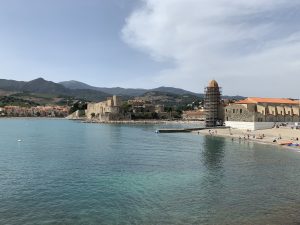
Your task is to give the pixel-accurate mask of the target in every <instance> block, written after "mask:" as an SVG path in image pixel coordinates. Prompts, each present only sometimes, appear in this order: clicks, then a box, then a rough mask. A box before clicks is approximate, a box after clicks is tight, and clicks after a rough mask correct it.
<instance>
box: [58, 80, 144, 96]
mask: <svg viewBox="0 0 300 225" xmlns="http://www.w3.org/2000/svg"><path fill="white" fill-rule="evenodd" d="M59 84H62V85H63V86H64V87H66V88H69V89H73V90H80V89H89V90H95V91H102V92H105V93H107V94H110V95H123V96H134V97H135V96H139V95H142V94H144V93H145V92H147V91H148V90H146V89H140V88H137V89H135V88H121V87H113V88H106V87H94V86H91V85H88V84H85V83H82V82H79V81H75V80H70V81H63V82H60V83H59Z"/></svg>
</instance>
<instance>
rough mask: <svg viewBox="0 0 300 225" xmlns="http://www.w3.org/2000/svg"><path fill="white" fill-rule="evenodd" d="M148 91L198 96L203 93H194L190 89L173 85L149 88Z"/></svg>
mask: <svg viewBox="0 0 300 225" xmlns="http://www.w3.org/2000/svg"><path fill="white" fill-rule="evenodd" d="M149 91H154V92H165V93H171V94H175V95H195V96H198V97H202V96H203V94H199V93H194V92H191V91H187V90H184V89H181V88H174V87H164V86H162V87H158V88H154V89H151V90H149Z"/></svg>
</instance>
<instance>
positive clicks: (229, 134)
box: [192, 128, 300, 152]
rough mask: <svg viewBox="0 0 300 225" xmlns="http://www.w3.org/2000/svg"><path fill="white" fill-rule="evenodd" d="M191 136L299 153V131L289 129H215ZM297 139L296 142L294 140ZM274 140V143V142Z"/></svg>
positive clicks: (194, 132) (204, 130)
mask: <svg viewBox="0 0 300 225" xmlns="http://www.w3.org/2000/svg"><path fill="white" fill-rule="evenodd" d="M192 133H193V134H201V135H206V136H216V137H224V138H231V139H232V141H234V142H242V141H243V142H254V143H259V144H267V145H272V146H277V147H282V148H285V149H290V150H295V151H297V152H300V146H295V144H300V139H299V137H300V130H294V129H290V128H272V129H264V130H256V131H247V130H238V129H231V128H225V129H224V128H223V129H220V128H215V129H203V130H199V131H193V132H192ZM297 138H298V140H296V139H297ZM274 140H276V142H274ZM280 143H293V144H294V145H293V146H288V145H282V144H280Z"/></svg>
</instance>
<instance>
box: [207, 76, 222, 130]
mask: <svg viewBox="0 0 300 225" xmlns="http://www.w3.org/2000/svg"><path fill="white" fill-rule="evenodd" d="M220 105H221V88H220V87H219V86H218V83H217V82H216V81H215V80H213V81H211V82H210V83H209V85H208V87H206V88H205V98H204V108H205V114H206V119H205V126H206V127H215V126H217V125H218V121H220V118H219V110H220Z"/></svg>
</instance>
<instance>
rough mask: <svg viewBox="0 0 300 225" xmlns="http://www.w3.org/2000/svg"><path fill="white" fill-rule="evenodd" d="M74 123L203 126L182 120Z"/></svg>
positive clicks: (84, 121) (201, 122) (200, 122)
mask: <svg viewBox="0 0 300 225" xmlns="http://www.w3.org/2000/svg"><path fill="white" fill-rule="evenodd" d="M74 120H75V121H82V123H98V124H195V125H199V124H201V125H204V122H203V121H184V120H112V121H98V120H86V119H74Z"/></svg>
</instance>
